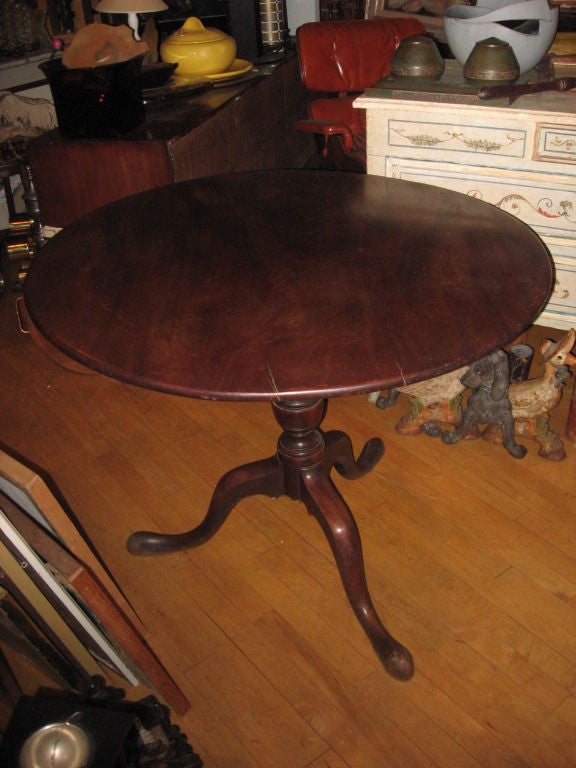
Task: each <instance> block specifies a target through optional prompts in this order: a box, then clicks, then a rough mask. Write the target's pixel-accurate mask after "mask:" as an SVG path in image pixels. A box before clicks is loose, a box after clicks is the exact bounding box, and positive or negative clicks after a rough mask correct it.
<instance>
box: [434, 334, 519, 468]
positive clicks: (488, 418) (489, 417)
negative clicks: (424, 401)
mask: <svg viewBox="0 0 576 768" xmlns="http://www.w3.org/2000/svg"><path fill="white" fill-rule="evenodd" d="M461 382H462V384H463V385H464V386H465V387H468V388H469V389H472V390H474V391H473V392H472V394H471V395H470V397H469V398H468V403H467V406H466V409H465V411H464V413H463V415H462V421H461V423H460V426H459V427H457V428H456V429H455V430H454V431H453V432H441V431H440V430H439V429H438V428H437V426H436V425H430V426H429V427H428V428H427V429H426V431H427V432H428V433H429V434H432V435H436V434H440V435H441V437H442V441H443V442H444V443H449V444H453V443H457V442H459V441H460V440H462V439H464V438H465V437H466V435H467V434H468V433H469V432H470V430H472V429H474V428H475V427H477V425H478V424H486V425H490V426H494V427H497V428H498V429H499V430H500V433H501V435H502V439H501V442H503V444H504V447H505V448H506V450H507V451H508V453H509V454H510V455H511V456H513V457H514V458H515V459H522V458H523V457H524V456H525V455H526V452H527V451H526V447H525V446H523V445H520V444H519V443H517V442H516V441H515V440H514V417H513V415H512V406H511V404H510V399H509V395H508V392H509V385H510V364H509V360H508V355H507V354H506V352H504V350H501V349H500V350H498V351H496V352H493V353H492V354H491V355H488V356H487V357H483V358H482V359H481V360H478V361H477V362H475V363H473V364H472V365H471V366H470V368H469V369H468V370H467V371H466V373H465V374H464V376H462V379H461Z"/></svg>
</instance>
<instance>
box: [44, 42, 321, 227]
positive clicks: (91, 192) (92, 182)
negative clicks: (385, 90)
mask: <svg viewBox="0 0 576 768" xmlns="http://www.w3.org/2000/svg"><path fill="white" fill-rule="evenodd" d="M305 116H306V91H305V89H304V87H303V85H302V83H301V80H300V72H299V68H298V59H297V57H296V55H294V54H290V55H288V56H287V57H286V58H285V59H283V60H282V61H280V62H278V63H275V64H268V65H265V66H258V67H257V68H256V69H255V70H254V71H253V72H252V73H251V74H250V76H248V77H246V78H242V79H241V80H236V81H234V80H233V81H229V82H228V83H227V84H224V83H220V84H218V87H215V88H213V89H212V90H210V91H207V92H204V93H201V94H197V95H195V96H179V97H178V98H172V99H170V100H166V101H161V102H157V103H150V104H148V105H147V107H146V120H145V122H144V123H143V124H142V125H140V126H139V127H138V128H136V129H134V130H133V131H131V132H130V133H128V134H125V135H124V136H123V137H122V138H119V139H69V138H65V137H63V136H62V135H61V134H60V132H59V131H58V130H55V131H50V132H48V133H45V134H43V135H42V136H40V137H39V138H37V139H35V140H34V141H32V142H31V144H30V147H29V154H30V163H31V168H32V173H33V177H34V182H35V185H36V189H37V192H38V197H39V201H40V207H41V210H42V221H43V223H44V224H46V225H50V226H54V227H64V226H66V225H67V224H69V223H70V222H71V221H73V220H74V219H76V218H78V217H80V216H82V215H84V214H85V213H88V212H89V211H91V210H93V209H94V208H98V207H99V206H101V205H104V204H106V203H108V202H111V201H113V200H117V199H119V198H121V197H125V196H127V195H130V194H133V193H135V192H140V191H143V190H146V189H151V188H153V187H159V186H162V185H164V184H169V183H171V182H175V181H182V180H185V179H191V178H196V177H200V176H208V175H213V174H218V173H223V172H229V171H244V170H252V169H269V168H297V167H302V166H303V165H304V164H305V163H306V161H307V160H308V159H309V158H310V157H311V156H312V154H313V153H314V150H315V145H314V139H313V137H312V136H310V135H306V134H303V133H299V132H295V131H293V130H292V127H291V126H292V123H293V122H294V121H295V120H297V119H300V118H302V117H305Z"/></svg>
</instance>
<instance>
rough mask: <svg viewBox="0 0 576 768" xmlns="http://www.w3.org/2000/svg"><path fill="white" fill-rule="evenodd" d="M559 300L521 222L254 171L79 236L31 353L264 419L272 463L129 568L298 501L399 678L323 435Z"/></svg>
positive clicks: (57, 252)
mask: <svg viewBox="0 0 576 768" xmlns="http://www.w3.org/2000/svg"><path fill="white" fill-rule="evenodd" d="M552 284H553V266H552V261H551V258H550V255H549V253H548V251H547V249H546V247H545V246H544V245H543V243H542V241H541V240H540V239H539V237H538V236H537V235H536V234H535V233H534V232H533V231H532V230H531V229H530V228H529V227H528V226H527V225H526V224H524V223H522V222H521V221H519V220H518V219H516V218H514V217H513V216H511V215H509V214H507V213H505V212H503V211H500V210H498V209H497V208H495V207H493V206H491V205H489V204H487V203H483V202H481V201H479V200H476V199H472V198H470V197H466V196H465V195H462V194H459V193H456V192H450V191H447V190H443V189H439V188H436V187H431V186H427V185H423V184H417V183H412V182H405V181H398V180H394V179H384V178H380V177H376V176H366V175H359V174H358V175H357V174H340V173H319V172H316V171H262V172H248V173H238V174H227V175H223V176H217V177H212V178H203V179H197V180H193V181H188V182H181V183H178V184H174V185H171V186H168V187H162V188H160V189H153V190H150V191H148V192H144V193H141V194H138V195H134V196H132V197H128V198H125V199H123V200H119V201H117V202H115V203H112V204H109V205H107V206H105V207H103V208H100V209H98V210H96V211H94V212H92V213H90V214H88V215H86V216H84V217H83V218H81V219H79V220H77V221H75V222H73V223H72V224H71V225H69V226H68V227H67V228H66V229H64V230H63V231H62V232H60V233H59V234H58V235H56V236H55V237H54V238H53V239H52V240H51V241H50V242H49V244H48V245H47V246H46V247H45V248H43V249H42V250H41V251H40V253H39V255H38V257H37V258H36V259H35V261H34V263H33V265H32V268H31V270H30V272H29V274H28V276H27V278H26V283H25V302H26V307H27V309H28V312H29V314H30V317H31V320H32V322H33V323H34V325H35V326H36V329H37V330H38V331H39V333H40V334H41V335H42V336H43V337H45V338H46V339H47V340H48V341H49V342H50V343H51V344H52V345H55V346H56V347H57V348H58V349H59V350H61V351H62V352H64V353H65V354H66V355H68V356H69V357H71V358H73V359H74V360H76V361H78V362H80V363H82V364H83V365H85V366H88V367H89V368H92V369H95V370H96V371H99V372H101V373H103V374H106V375H108V376H112V377H114V378H117V379H120V380H122V381H126V382H129V383H131V384H135V385H138V386H142V387H149V388H151V389H154V390H159V391H163V392H169V393H175V394H179V395H184V396H187V397H197V398H206V399H210V400H270V401H271V403H272V409H273V412H274V416H275V417H276V419H277V421H278V423H279V425H280V427H281V429H282V433H281V436H280V438H279V441H278V445H277V450H276V453H275V454H274V455H273V456H271V457H269V458H265V459H263V460H260V461H256V462H253V463H250V464H246V465H244V466H241V467H237V468H236V469H232V470H231V471H230V472H228V473H227V474H226V475H224V477H222V478H221V480H220V481H219V483H218V484H217V486H216V489H215V491H214V495H213V497H212V500H211V503H210V506H209V509H208V512H207V513H206V516H205V518H204V519H203V521H202V522H201V523H200V524H199V525H198V526H197V527H195V528H194V529H192V530H190V531H188V532H185V533H176V534H166V533H154V532H146V531H144V532H138V533H135V534H133V535H132V536H131V537H130V539H129V540H128V549H129V551H130V552H131V553H132V554H135V555H148V554H150V555H152V554H154V555H157V554H162V553H169V552H174V551H176V550H180V549H185V548H188V547H195V546H198V545H200V544H203V543H204V542H206V541H207V540H208V539H209V538H211V537H212V536H213V535H214V534H215V533H216V531H217V530H218V529H219V528H220V526H221V525H222V524H223V522H224V521H225V520H226V518H227V516H228V514H229V513H230V511H231V510H232V508H233V507H234V506H235V505H236V504H237V503H238V502H239V501H240V500H241V499H243V498H245V497H247V496H251V495H254V494H265V495H268V496H270V497H273V498H274V497H278V496H281V495H287V496H289V497H290V498H292V499H295V500H300V501H302V502H303V503H304V504H305V506H306V508H307V510H308V511H309V512H310V513H311V514H312V515H314V516H315V517H316V518H317V519H318V521H319V523H320V525H321V526H322V528H323V530H324V532H325V534H326V537H327V539H328V541H329V543H330V546H331V548H332V551H333V553H334V557H335V560H336V563H337V566H338V569H339V572H340V575H341V578H342V581H343V584H344V588H345V590H346V593H347V595H348V598H349V600H350V603H351V605H352V608H353V609H354V611H355V613H356V616H357V617H358V620H359V621H360V623H361V625H362V627H363V628H364V630H365V632H366V634H367V636H368V637H369V639H370V640H371V642H372V644H373V646H374V648H375V650H376V652H377V654H378V655H379V657H380V659H381V660H382V662H383V664H384V666H385V668H386V669H387V671H388V672H389V673H390V674H391V675H393V676H394V677H396V678H398V679H408V678H410V677H411V676H412V674H413V661H412V658H411V656H410V653H409V652H408V650H407V649H406V648H405V647H404V646H402V645H401V644H400V643H398V642H397V641H396V640H395V639H394V638H393V637H392V636H391V635H390V634H389V632H388V631H387V630H386V628H385V627H384V626H383V624H382V622H381V621H380V618H379V617H378V614H377V612H376V610H375V608H374V605H373V603H372V600H371V597H370V593H369V590H368V586H367V583H366V579H365V575H364V566H363V558H362V547H361V541H360V536H359V533H358V530H357V527H356V524H355V521H354V518H353V516H352V514H351V512H350V510H349V508H348V506H347V505H346V503H345V501H344V499H343V498H342V496H341V495H340V493H339V492H338V491H337V489H336V487H335V485H334V484H333V482H332V480H331V478H330V472H331V470H332V468H333V467H335V468H336V470H337V471H338V472H339V473H340V474H341V475H343V476H344V477H347V478H356V477H359V476H361V475H363V474H364V473H365V472H367V471H368V470H369V469H371V468H372V467H373V466H374V465H375V464H376V462H377V461H378V460H379V459H380V457H381V455H382V453H383V445H382V441H381V440H380V439H379V438H373V439H371V440H369V441H368V442H367V444H366V445H365V446H364V448H363V450H362V451H361V453H360V455H359V457H358V459H355V458H354V454H353V450H352V446H351V442H350V439H349V438H348V436H347V435H346V434H345V433H344V432H341V431H338V430H331V431H328V432H323V431H322V430H321V429H320V424H321V422H322V419H323V417H324V413H325V409H326V404H327V399H328V398H330V397H335V396H343V395H352V394H357V393H361V392H370V391H376V390H380V389H387V388H392V387H397V386H401V385H403V384H408V383H411V382H415V381H418V380H423V379H426V378H430V377H432V376H435V375H438V374H441V373H445V372H447V371H449V370H452V369H455V368H459V367H461V366H463V365H466V364H467V363H470V362H472V361H474V360H477V359H479V358H481V357H483V356H484V355H486V354H488V353H490V352H492V351H494V350H496V349H498V348H500V347H502V346H504V345H505V344H507V343H508V342H510V341H511V340H513V339H515V338H516V337H517V336H518V335H519V334H521V333H522V332H523V331H524V330H525V329H526V328H527V327H528V326H529V325H530V324H531V323H532V322H533V321H534V319H535V318H536V317H537V316H538V314H539V313H540V311H541V310H542V308H543V306H544V304H545V303H546V301H547V299H548V297H549V295H550V291H551V289H552Z"/></svg>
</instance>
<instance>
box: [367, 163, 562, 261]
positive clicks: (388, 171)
mask: <svg viewBox="0 0 576 768" xmlns="http://www.w3.org/2000/svg"><path fill="white" fill-rule="evenodd" d="M368 173H373V174H376V175H378V176H389V177H393V178H397V179H406V180H408V181H418V182H423V183H426V184H433V185H435V186H438V187H444V188H445V189H453V190H454V191H456V192H462V193H463V194H465V195H471V196H472V197H476V198H478V199H480V200H484V201H486V202H488V203H491V204H492V205H495V206H497V207H498V208H501V209H502V210H505V211H508V212H509V213H511V214H513V215H514V216H517V217H518V218H520V219H522V221H525V222H526V223H527V224H529V225H530V226H531V227H532V228H533V229H534V230H536V232H538V234H539V235H541V236H542V237H544V238H546V237H547V236H550V237H563V238H568V239H570V240H573V239H574V240H576V184H575V179H574V178H571V177H570V176H560V175H551V174H542V173H533V172H524V173H522V175H521V176H520V175H519V174H518V172H517V171H516V172H512V171H509V172H507V171H504V170H495V169H490V168H476V167H474V166H466V165H455V164H452V163H434V162H425V161H422V160H414V159H412V158H406V157H380V156H373V155H372V154H370V155H369V157H368ZM575 246H576V243H575Z"/></svg>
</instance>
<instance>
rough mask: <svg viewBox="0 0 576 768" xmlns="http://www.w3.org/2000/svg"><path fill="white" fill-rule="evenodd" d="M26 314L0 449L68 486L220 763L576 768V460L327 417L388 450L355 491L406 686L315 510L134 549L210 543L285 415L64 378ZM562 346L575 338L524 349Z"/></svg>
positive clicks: (196, 734) (14, 348)
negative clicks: (215, 523) (139, 543)
mask: <svg viewBox="0 0 576 768" xmlns="http://www.w3.org/2000/svg"><path fill="white" fill-rule="evenodd" d="M14 299H15V297H14V295H13V294H7V295H5V296H4V298H2V299H1V300H0V371H1V379H2V383H1V389H0V392H1V396H0V444H2V446H3V447H4V448H5V449H8V450H10V451H12V452H16V453H17V454H20V455H21V456H23V457H25V458H26V459H27V460H29V461H30V462H31V463H33V464H36V465H38V466H40V467H42V468H43V469H44V470H45V471H46V472H47V473H49V475H50V476H51V477H52V479H53V481H54V482H55V484H56V485H57V486H58V488H59V489H60V491H61V493H62V494H63V496H64V497H65V498H66V500H67V501H68V503H69V504H70V506H71V507H72V508H73V510H74V511H75V513H76V515H77V516H78V518H79V519H80V521H81V522H82V523H83V525H84V526H85V528H86V530H87V531H88V533H89V535H90V537H91V539H92V541H93V543H94V545H95V546H96V547H97V549H98V550H99V552H100V553H101V555H102V557H103V558H104V560H105V561H106V563H107V564H108V566H109V568H110V569H111V571H112V573H113V574H114V575H115V577H116V578H117V580H118V581H119V583H120V584H121V586H122V587H123V589H124V590H125V592H126V594H127V595H128V597H129V598H130V600H131V601H132V603H133V604H134V606H135V607H136V609H137V611H138V613H139V614H140V616H141V617H142V619H143V621H144V622H145V624H146V626H147V628H148V630H149V632H150V643H151V645H152V646H153V648H154V649H155V651H156V652H157V654H158V655H159V656H160V658H161V659H162V661H163V662H164V664H165V665H166V667H167V668H168V669H169V670H170V672H171V673H172V675H173V676H174V678H175V679H176V681H177V682H178V683H179V684H180V686H181V687H182V688H183V689H184V691H185V693H186V694H187V695H188V696H189V698H190V700H191V702H192V707H191V710H190V712H189V714H188V715H186V716H185V717H183V718H181V719H179V718H177V717H174V718H173V719H174V721H175V722H177V723H179V724H180V726H181V727H182V729H183V730H184V731H185V733H186V734H187V735H188V739H189V741H190V742H191V743H192V744H193V745H194V747H195V749H196V750H197V751H198V752H199V753H200V755H201V756H202V758H203V760H204V763H205V765H206V766H207V767H208V768H256V767H258V768H283V767H284V766H285V767H286V768H288V767H289V768H306V767H308V768H388V767H390V768H424V767H425V768H431V767H432V766H438V767H440V768H478V766H482V767H483V768H520V767H521V766H522V767H526V768H528V766H530V768H574V766H576V696H575V692H576V482H575V477H576V445H574V444H572V443H567V445H566V450H567V454H568V456H567V458H566V460H564V461H562V462H556V463H555V462H550V461H546V460H544V459H542V458H540V457H539V456H538V455H537V450H536V445H535V444H534V443H526V445H528V447H529V453H528V455H527V456H526V458H524V459H522V460H516V459H512V458H511V457H509V456H508V454H507V453H506V452H505V451H504V449H503V448H501V447H498V446H494V445H492V444H488V443H486V442H483V441H481V440H478V441H471V442H466V443H460V444H458V445H456V446H446V445H444V444H442V443H441V442H440V441H438V440H435V439H433V438H430V437H426V436H420V437H401V436H399V435H398V434H397V433H396V432H395V430H394V425H395V423H396V421H397V420H398V419H399V418H400V416H401V415H402V414H403V413H404V412H405V410H406V401H405V400H402V399H401V400H400V402H399V403H398V404H397V405H396V407H395V408H393V409H391V410H389V411H381V410H378V409H377V408H376V407H375V406H374V405H372V404H370V403H369V402H368V400H367V398H366V397H364V396H362V397H353V398H345V399H340V400H337V401H333V402H332V403H331V404H330V408H329V411H328V415H327V418H326V421H325V425H324V426H325V427H326V428H343V429H346V430H347V431H348V432H349V434H350V436H351V437H352V439H353V442H354V445H355V447H356V448H357V449H359V448H360V447H361V445H362V443H363V441H365V440H366V439H367V438H369V437H372V436H373V435H375V434H379V435H381V436H382V437H383V438H384V441H385V444H386V455H385V456H384V459H383V460H382V462H381V463H380V464H379V466H378V467H377V468H376V469H375V470H374V471H373V472H372V473H371V474H369V475H367V476H366V477H364V478H362V479H360V480H356V481H352V482H346V481H345V480H342V479H340V478H339V477H337V478H336V482H337V484H338V486H339V487H340V488H341V489H342V491H343V493H344V495H345V498H346V499H347V500H348V502H349V503H350V505H351V508H352V509H353V511H354V513H355V516H356V520H357V523H358V526H359V529H360V532H361V535H362V538H363V543H364V550H365V561H366V572H367V577H368V581H369V585H370V587H371V591H372V596H373V599H374V602H375V604H376V606H377V607H378V609H379V611H380V614H381V616H382V618H383V620H384V621H385V623H386V624H387V626H388V628H389V630H390V631H391V632H392V633H393V634H394V635H395V636H396V637H397V638H398V639H399V640H400V641H402V642H403V643H405V644H406V645H407V646H408V647H409V648H410V650H411V651H412V653H413V655H414V658H415V662H416V670H417V671H416V675H415V677H414V679H413V680H412V681H411V682H409V683H399V682H396V681H394V680H392V679H391V678H390V677H388V676H387V675H386V674H385V672H384V671H383V669H382V668H381V667H380V666H379V664H378V661H377V659H376V657H375V656H374V654H373V652H372V650H371V647H370V645H369V643H368V641H367V639H366V638H365V636H364V634H363V632H362V631H361V630H360V628H359V626H358V625H357V623H356V620H355V619H354V617H353V615H352V612H351V610H350V608H349V606H348V604H347V601H346V599H345V597H344V595H343V590H342V588H341V584H340V581H339V576H338V573H337V571H336V568H335V566H334V563H333V560H332V557H331V554H330V552H329V548H328V545H327V543H326V541H325V540H324V537H323V534H322V533H321V531H320V528H319V526H318V525H317V523H316V522H315V520H314V519H313V518H311V517H309V516H308V515H307V513H306V511H305V510H304V508H303V507H302V506H301V505H300V504H297V503H295V502H291V501H289V500H288V499H279V500H276V501H272V500H268V499H266V498H263V497H258V498H254V499H251V500H248V501H244V502H242V503H241V504H240V505H239V507H238V508H237V510H236V511H235V512H234V513H233V514H232V515H231V517H230V519H229V521H228V522H227V523H226V525H225V526H224V528H223V529H222V531H221V532H220V533H219V534H218V535H217V536H216V537H215V538H214V539H213V540H212V541H211V542H210V543H209V544H207V545H205V546H204V547H202V548H200V549H198V550H192V551H190V552H188V553H180V554H177V555H172V556H168V557H165V558H151V559H136V558H134V557H132V556H130V555H128V554H127V552H126V551H125V548H124V543H125V540H126V538H127V536H128V535H129V533H130V532H131V531H134V530H137V529H140V528H152V529H161V530H164V531H180V530H182V529H187V528H189V527H192V525H194V524H195V523H196V522H198V521H199V520H200V519H201V517H202V515H203V512H204V510H205V508H206V505H207V503H208V501H209V498H210V494H211V489H212V488H213V486H214V484H215V482H216V481H217V480H218V478H219V477H220V475H221V474H222V473H223V472H224V471H225V470H227V469H229V468H231V467H233V466H235V465H237V464H238V463H243V462H246V461H250V460H253V459H256V458H261V457H263V456H266V455H270V454H272V453H273V452H274V450H275V443H276V439H277V431H276V426H275V423H274V422H273V420H272V417H271V412H270V408H269V405H267V404H265V403H264V404H258V403H254V404H224V403H209V402H199V401H193V400H187V399H183V398H177V397H171V396H166V395H160V394H156V393H153V392H148V391H144V390H140V389H136V388H133V387H130V386H126V385H123V384H120V383H118V382H115V381H112V380H109V379H106V378H103V377H101V376H98V375H91V376H82V375H79V374H74V373H71V372H67V371H65V370H63V369H61V368H59V367H58V366H57V365H55V364H54V363H52V362H51V361H49V360H48V359H46V358H45V357H44V356H43V354H42V353H41V352H39V351H38V350H37V349H36V348H35V347H34V345H33V343H32V342H31V340H30V338H29V337H28V336H25V335H22V334H21V333H20V332H19V331H18V328H17V324H16V318H15V312H14ZM546 335H549V336H550V337H551V338H556V339H557V338H560V336H561V335H562V333H561V332H560V331H549V332H548V333H545V332H544V331H543V330H542V329H535V330H534V332H533V333H532V334H531V336H530V337H529V341H530V342H532V343H534V341H535V340H538V339H541V338H542V337H546ZM568 396H569V391H567V392H566V393H565V396H564V400H563V403H562V404H561V405H560V406H559V408H558V409H557V410H556V411H555V412H554V418H553V423H554V424H555V425H556V427H557V428H558V429H559V430H560V431H562V432H563V428H564V422H565V418H566V412H567V406H568V399H569V397H568ZM230 438H232V440H233V444H234V448H233V449H231V448H230V447H229V446H228V441H229V439H230Z"/></svg>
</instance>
